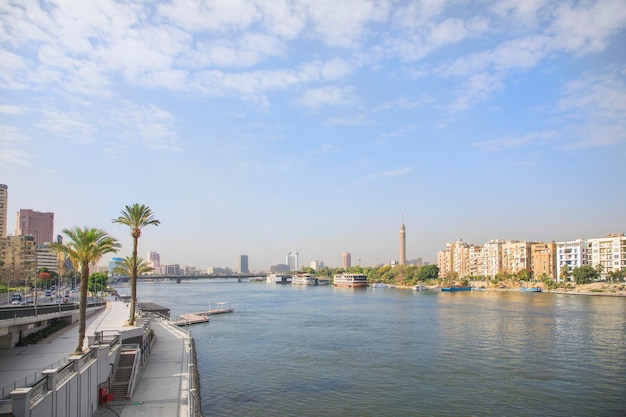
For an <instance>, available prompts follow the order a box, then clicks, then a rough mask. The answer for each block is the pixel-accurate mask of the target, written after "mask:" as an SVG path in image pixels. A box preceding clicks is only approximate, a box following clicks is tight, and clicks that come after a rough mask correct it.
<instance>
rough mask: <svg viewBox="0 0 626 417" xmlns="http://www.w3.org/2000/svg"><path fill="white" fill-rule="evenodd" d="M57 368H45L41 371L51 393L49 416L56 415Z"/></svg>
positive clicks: (53, 416) (54, 416)
mask: <svg viewBox="0 0 626 417" xmlns="http://www.w3.org/2000/svg"><path fill="white" fill-rule="evenodd" d="M58 371H59V369H58V368H57V369H45V370H43V371H42V372H41V374H42V375H44V376H45V377H46V379H47V381H46V384H47V385H48V391H50V392H51V393H52V412H51V413H50V416H52V417H56V415H57V414H56V412H57V373H58Z"/></svg>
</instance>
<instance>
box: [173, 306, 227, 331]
mask: <svg viewBox="0 0 626 417" xmlns="http://www.w3.org/2000/svg"><path fill="white" fill-rule="evenodd" d="M233 311H235V309H234V308H232V307H231V306H230V303H228V302H220V303H215V308H212V306H211V303H210V302H209V309H208V310H206V311H198V312H195V313H187V314H181V315H180V316H179V317H178V320H175V321H174V324H175V325H177V326H187V325H190V324H196V323H206V322H207V321H209V316H211V315H213V314H224V313H232V312H233Z"/></svg>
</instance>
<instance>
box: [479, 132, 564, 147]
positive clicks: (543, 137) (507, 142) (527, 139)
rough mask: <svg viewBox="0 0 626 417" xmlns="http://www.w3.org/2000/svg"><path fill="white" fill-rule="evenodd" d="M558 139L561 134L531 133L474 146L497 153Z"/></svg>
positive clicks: (483, 142) (487, 141)
mask: <svg viewBox="0 0 626 417" xmlns="http://www.w3.org/2000/svg"><path fill="white" fill-rule="evenodd" d="M558 137H559V133H558V132H555V131H543V132H531V133H528V134H525V135H521V136H505V137H501V138H498V139H493V140H486V141H482V142H475V143H474V144H472V146H474V147H475V148H479V149H480V150H482V151H485V152H497V151H504V150H508V149H514V148H519V147H527V146H532V145H536V144H545V143H550V142H551V141H552V140H553V139H555V138H558Z"/></svg>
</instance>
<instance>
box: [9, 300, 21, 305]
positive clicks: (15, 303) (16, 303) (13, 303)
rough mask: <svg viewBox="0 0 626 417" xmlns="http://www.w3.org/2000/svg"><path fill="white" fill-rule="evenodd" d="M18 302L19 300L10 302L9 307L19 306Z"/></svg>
mask: <svg viewBox="0 0 626 417" xmlns="http://www.w3.org/2000/svg"><path fill="white" fill-rule="evenodd" d="M20 302H21V301H20V300H13V301H11V305H14V306H19V305H20Z"/></svg>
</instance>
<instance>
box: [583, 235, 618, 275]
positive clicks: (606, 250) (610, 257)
mask: <svg viewBox="0 0 626 417" xmlns="http://www.w3.org/2000/svg"><path fill="white" fill-rule="evenodd" d="M587 261H588V263H589V264H590V265H591V266H593V267H594V268H597V267H598V265H601V266H600V268H599V269H600V271H601V272H600V273H601V279H607V278H608V275H609V272H612V271H619V270H620V269H622V268H626V236H624V234H623V233H619V234H610V235H607V236H606V237H601V238H594V239H587Z"/></svg>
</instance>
